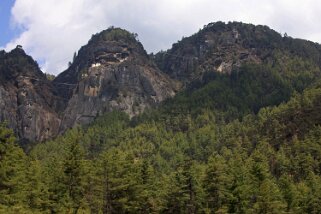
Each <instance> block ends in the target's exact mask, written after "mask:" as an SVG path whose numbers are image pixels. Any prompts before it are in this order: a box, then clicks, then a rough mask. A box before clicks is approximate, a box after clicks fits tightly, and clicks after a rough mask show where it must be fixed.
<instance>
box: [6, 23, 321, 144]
mask: <svg viewBox="0 0 321 214" xmlns="http://www.w3.org/2000/svg"><path fill="white" fill-rule="evenodd" d="M273 52H276V53H273ZM320 53H321V46H320V45H318V44H315V43H312V42H308V41H305V40H299V39H292V38H289V37H282V36H281V35H280V34H278V33H277V32H275V31H273V30H271V29H269V28H268V27H266V26H254V25H248V24H243V23H229V24H225V23H222V22H216V23H211V24H209V25H207V26H205V27H204V28H203V29H202V30H200V31H199V32H198V33H196V34H194V35H192V36H191V37H188V38H184V39H182V41H180V42H178V43H176V44H174V45H173V47H172V48H171V49H170V50H168V51H166V52H160V53H158V54H156V55H155V56H154V55H153V56H152V57H151V58H150V57H149V56H148V55H147V53H146V51H145V50H144V48H143V46H142V45H141V43H140V42H139V41H137V40H136V35H134V34H131V33H129V32H128V31H125V30H122V29H119V28H110V29H107V30H105V31H102V32H101V33H99V34H96V35H93V36H92V38H91V39H90V40H89V42H88V44H87V45H85V46H83V47H81V49H80V50H79V51H78V55H76V56H75V57H74V60H73V62H72V64H71V66H70V67H69V68H68V69H67V70H66V71H64V72H62V73H61V74H60V75H59V76H58V77H56V78H55V79H54V80H53V81H52V82H51V81H48V80H47V79H46V77H45V75H44V74H43V73H42V72H41V71H40V69H39V67H38V65H37V63H36V62H35V61H34V60H33V59H32V58H31V57H30V56H27V55H26V54H25V52H24V51H23V50H22V49H21V47H17V48H16V49H14V50H12V51H11V52H10V53H6V52H4V51H0V121H7V123H8V126H9V127H10V128H13V129H14V130H15V132H16V133H17V135H18V137H19V138H20V139H21V140H28V141H44V140H46V139H49V138H52V137H55V136H57V135H58V134H59V133H62V132H64V131H65V130H66V129H68V128H71V127H73V126H75V125H76V124H87V123H89V122H91V121H93V119H94V118H95V117H96V116H98V115H101V114H103V113H105V112H108V111H112V110H120V111H124V112H126V113H128V114H129V115H130V116H134V115H137V114H139V113H141V112H142V111H143V110H144V109H146V108H149V107H152V106H154V105H157V104H158V103H160V102H162V101H163V100H165V99H167V98H169V97H172V96H174V95H175V94H176V92H177V91H178V90H180V89H181V88H182V85H186V86H188V84H189V85H190V86H191V85H193V81H194V80H197V81H198V80H204V79H206V75H203V74H205V73H210V72H222V73H231V71H237V70H238V68H240V67H241V66H242V65H243V64H247V63H254V64H260V63H266V64H267V65H269V66H272V67H273V64H274V63H275V62H278V63H281V65H282V63H284V62H286V61H287V60H288V59H291V57H293V56H295V57H298V58H304V59H308V60H310V61H311V62H312V63H313V65H315V67H317V68H319V67H320V66H321V60H320V59H321V54H320ZM276 56H280V57H281V59H278V60H276V59H275V57H276ZM273 57H274V58H273ZM283 58H284V60H283ZM156 64H157V66H156ZM281 67H282V66H281ZM317 70H318V69H317ZM280 72H283V71H282V70H281V71H280ZM298 72H299V71H298ZM197 81H195V82H197ZM204 82H205V83H206V81H204Z"/></svg>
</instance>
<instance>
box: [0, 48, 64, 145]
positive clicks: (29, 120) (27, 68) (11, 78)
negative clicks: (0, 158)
mask: <svg viewBox="0 0 321 214" xmlns="http://www.w3.org/2000/svg"><path fill="white" fill-rule="evenodd" d="M59 105H60V100H59V98H58V97H57V96H55V95H54V88H53V87H52V85H51V83H50V82H49V81H48V80H47V79H46V77H45V75H44V74H43V73H42V72H41V71H40V69H39V67H38V65H37V63H36V62H35V61H34V60H33V59H32V58H31V57H30V56H27V55H26V54H25V52H24V51H23V50H22V48H21V47H17V48H16V49H14V50H12V51H11V52H9V53H5V52H4V51H2V52H1V54H0V109H1V111H0V121H6V122H7V124H8V126H9V127H10V128H12V129H14V130H15V132H16V134H17V136H18V137H19V139H20V140H21V141H43V140H46V139H49V138H52V137H53V136H56V135H57V134H58V131H59V127H60V121H61V120H60V119H59V116H58V113H57V112H56V109H58V106H59Z"/></svg>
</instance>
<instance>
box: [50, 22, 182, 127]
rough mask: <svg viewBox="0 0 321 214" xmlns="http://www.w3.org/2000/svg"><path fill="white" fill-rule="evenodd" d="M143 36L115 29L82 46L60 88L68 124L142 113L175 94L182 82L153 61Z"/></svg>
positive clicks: (67, 125) (57, 80) (105, 31)
mask: <svg viewBox="0 0 321 214" xmlns="http://www.w3.org/2000/svg"><path fill="white" fill-rule="evenodd" d="M136 37H137V35H136V34H133V33H130V32H128V31H126V30H123V29H121V28H109V29H107V30H104V31H102V32H100V33H98V34H95V35H93V36H92V38H91V39H90V40H89V42H88V44H87V45H85V46H83V47H81V48H80V50H79V51H78V55H77V56H75V58H74V61H73V63H72V64H71V66H70V67H69V68H68V69H67V70H66V71H64V72H63V73H61V74H60V75H59V76H58V77H57V78H56V79H55V80H54V84H56V85H57V84H58V83H66V84H68V85H65V87H63V86H62V85H60V86H59V88H57V89H58V91H60V94H61V96H63V97H64V98H65V99H67V100H69V102H68V103H66V110H65V118H64V121H63V124H64V125H65V126H66V127H71V126H73V125H74V124H76V123H80V124H83V123H88V122H90V121H92V120H93V119H94V118H95V117H96V115H100V114H102V113H104V112H106V111H112V110H121V111H125V112H126V113H128V114H129V115H130V116H134V115H137V114H139V113H141V112H142V111H143V110H144V109H145V108H146V107H151V106H153V105H155V104H157V103H159V102H161V101H163V100H165V99H166V98H168V97H172V96H173V95H174V94H175V90H176V83H175V81H173V80H171V79H170V78H169V77H168V76H167V75H166V74H163V73H162V72H161V71H160V70H159V69H158V68H157V66H156V65H155V63H154V62H153V61H152V60H151V59H150V58H149V56H148V55H147V53H146V51H145V50H144V48H143V46H142V44H141V43H140V42H139V41H138V40H137V39H136Z"/></svg>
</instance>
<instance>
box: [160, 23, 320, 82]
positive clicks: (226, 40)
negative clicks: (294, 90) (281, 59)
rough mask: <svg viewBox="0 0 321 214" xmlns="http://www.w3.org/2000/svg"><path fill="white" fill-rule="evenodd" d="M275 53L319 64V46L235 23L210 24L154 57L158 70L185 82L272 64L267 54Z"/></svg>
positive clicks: (253, 26) (271, 31) (258, 27)
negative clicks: (249, 66) (205, 75)
mask: <svg viewBox="0 0 321 214" xmlns="http://www.w3.org/2000/svg"><path fill="white" fill-rule="evenodd" d="M275 51H279V52H280V53H282V55H284V56H287V57H289V58H292V57H294V56H297V57H300V58H308V59H309V60H312V61H314V63H316V64H318V65H320V64H321V63H320V59H319V56H320V52H321V48H320V45H318V44H315V43H313V42H309V41H305V40H300V39H292V38H290V37H287V36H284V37H282V36H281V35H280V34H279V33H277V32H276V31H274V30H272V29H270V28H269V27H267V26H261V25H258V26H255V25H251V24H244V23H239V22H231V23H228V24H225V23H223V22H216V23H210V24H208V25H206V26H204V28H203V29H202V30H200V31H199V32H198V33H196V34H194V35H192V36H190V37H186V38H183V39H182V40H181V41H179V42H177V43H175V44H173V46H172V48H171V49H169V50H167V51H162V52H159V53H158V54H156V55H155V56H154V60H155V62H156V64H157V65H158V67H159V68H160V69H161V70H162V71H163V72H165V73H167V74H168V75H169V76H170V77H171V78H173V79H176V80H180V81H182V82H185V83H189V82H191V81H193V80H194V79H197V78H200V77H202V74H203V73H205V72H221V73H231V71H232V70H234V71H237V70H238V69H239V68H240V67H241V65H244V64H261V63H267V64H270V65H271V66H273V63H274V62H275V61H276V59H274V58H273V57H271V55H273V52H275Z"/></svg>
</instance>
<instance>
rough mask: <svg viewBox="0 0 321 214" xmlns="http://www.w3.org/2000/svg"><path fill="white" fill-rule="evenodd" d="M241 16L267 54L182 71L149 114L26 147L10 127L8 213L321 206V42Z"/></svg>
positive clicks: (3, 205) (161, 61)
mask: <svg viewBox="0 0 321 214" xmlns="http://www.w3.org/2000/svg"><path fill="white" fill-rule="evenodd" d="M234 25H235V26H236V27H237V29H238V30H239V31H240V32H241V31H242V29H243V28H242V27H244V29H243V31H242V32H241V33H242V34H243V35H247V37H248V38H247V39H244V41H243V42H244V44H245V45H248V46H249V47H252V46H255V47H260V48H262V49H261V51H262V53H261V54H262V55H264V56H265V58H264V59H262V61H260V63H255V62H254V63H253V62H252V61H249V62H248V63H244V64H242V65H240V66H238V67H233V68H232V70H231V72H228V73H224V72H217V71H216V70H214V71H213V70H207V69H206V68H207V67H206V66H204V67H202V66H199V67H197V69H194V67H192V68H193V69H191V70H190V72H191V74H195V73H197V72H198V74H199V73H200V74H201V75H200V78H197V79H188V76H184V75H182V74H180V73H177V75H178V77H179V78H182V79H184V78H186V79H184V81H186V85H185V88H184V90H182V91H180V92H179V93H178V94H176V96H174V97H173V98H170V99H167V100H166V101H164V102H162V103H161V104H160V105H158V106H156V107H155V108H150V109H147V110H146V111H144V113H142V114H140V115H138V116H135V117H132V118H130V117H129V116H128V115H127V114H126V113H124V112H121V111H111V112H108V113H105V114H103V115H100V116H99V117H97V118H96V119H95V121H94V122H92V123H90V124H87V125H82V126H77V127H74V128H72V129H69V130H68V131H66V132H65V133H64V134H63V135H61V136H58V137H57V138H55V139H52V140H49V141H46V142H43V143H37V142H34V143H33V144H29V145H24V149H22V148H21V145H19V143H18V140H17V139H16V138H15V136H14V132H13V131H12V130H9V129H8V128H7V126H6V124H5V123H4V124H1V126H0V213H106V214H107V213H175V214H176V213H246V214H247V213H253V214H254V213H275V214H280V213H298V214H299V213H313V214H317V213H321V114H320V112H321V79H320V73H321V72H320V52H319V51H320V46H318V45H316V44H314V43H310V42H307V41H301V40H294V39H292V38H289V37H282V36H281V35H279V34H278V33H276V32H273V31H270V29H269V28H267V27H265V26H259V27H256V28H254V26H252V25H245V26H243V25H242V24H241V23H236V24H234ZM228 26H229V25H225V24H223V25H222V23H216V24H210V25H208V26H205V28H204V29H202V30H201V31H200V32H199V33H198V34H195V35H193V36H191V37H189V38H184V39H183V40H182V41H181V42H179V43H176V44H175V45H174V46H173V49H171V50H169V51H167V52H163V53H159V54H157V55H156V56H154V60H155V64H156V63H157V64H158V66H159V67H160V68H162V69H171V68H173V66H168V64H167V62H170V60H172V59H171V57H173V56H174V55H169V54H168V53H171V54H173V52H175V51H176V50H178V52H180V54H183V55H184V54H186V53H185V51H187V49H188V51H187V52H188V54H191V53H192V54H200V53H194V52H193V50H194V49H192V48H186V47H189V45H191V44H193V43H195V42H196V43H197V42H198V41H199V39H200V37H201V36H202V35H203V34H205V33H207V32H208V31H219V30H220V28H224V29H225V28H228ZM248 28H249V29H248ZM254 30H255V33H256V34H255V35H257V36H258V37H253V34H251V33H248V32H250V31H254ZM121 32H122V31H121ZM262 32H267V33H266V34H262ZM115 36H117V35H115ZM133 36H134V35H131V34H128V35H127V34H126V36H124V39H126V38H127V37H129V38H131V39H133V38H134V37H133ZM96 37H98V35H96ZM108 39H112V38H109V37H108ZM245 41H247V43H245ZM223 42H224V41H223ZM280 42H281V43H280ZM278 44H283V46H279V45H278ZM186 45H187V46H186ZM185 48H186V49H185ZM191 50H192V51H191ZM166 53H167V55H166ZM175 53H176V54H177V52H175ZM208 54H211V53H208ZM174 57H175V56H174ZM209 61H210V60H209ZM179 63H182V64H179ZM179 63H177V64H175V66H176V68H183V67H184V66H183V65H185V64H184V60H181V61H180V62H179ZM206 63H207V62H206ZM206 63H205V65H207V64H206ZM175 66H174V67H175ZM167 72H169V70H167ZM193 72H194V73H193ZM179 75H181V76H179Z"/></svg>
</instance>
